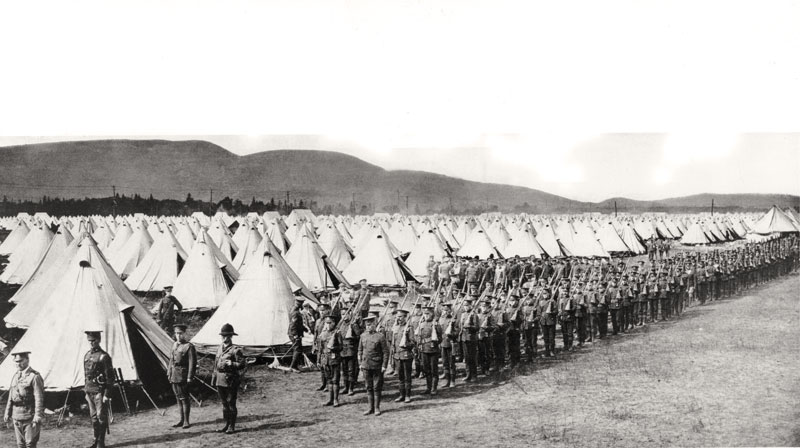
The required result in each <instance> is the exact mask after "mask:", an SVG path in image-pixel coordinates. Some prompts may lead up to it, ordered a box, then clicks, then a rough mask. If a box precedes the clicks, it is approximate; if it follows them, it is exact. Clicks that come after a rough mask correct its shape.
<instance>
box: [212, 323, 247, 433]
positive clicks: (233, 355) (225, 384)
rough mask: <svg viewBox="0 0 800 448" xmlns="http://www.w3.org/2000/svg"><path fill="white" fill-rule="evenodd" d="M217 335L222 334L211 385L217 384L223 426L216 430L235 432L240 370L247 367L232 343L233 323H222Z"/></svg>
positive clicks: (240, 351) (240, 378) (233, 334)
mask: <svg viewBox="0 0 800 448" xmlns="http://www.w3.org/2000/svg"><path fill="white" fill-rule="evenodd" d="M219 335H220V336H222V344H220V345H219V348H218V349H217V355H216V357H215V358H214V376H213V377H212V379H211V385H212V386H217V394H218V395H219V400H220V401H221V402H222V418H224V419H225V426H224V427H223V428H221V429H218V430H217V432H222V433H225V434H233V433H234V432H236V417H237V416H238V412H239V411H238V410H237V409H236V398H237V397H238V395H239V383H240V382H241V380H242V377H241V375H242V372H243V371H244V369H245V368H247V362H246V361H245V359H244V354H243V353H242V349H241V348H240V347H238V346H236V345H233V340H232V338H233V336H238V335H237V334H236V332H234V331H233V325H231V324H225V325H223V326H222V329H220V331H219Z"/></svg>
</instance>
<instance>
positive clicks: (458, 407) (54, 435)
mask: <svg viewBox="0 0 800 448" xmlns="http://www.w3.org/2000/svg"><path fill="white" fill-rule="evenodd" d="M799 291H800V276H798V275H792V276H788V277H784V278H782V279H780V280H778V281H776V282H773V283H772V284H770V285H767V286H762V287H759V288H757V289H753V290H750V291H747V292H746V293H744V294H742V295H741V296H739V297H736V298H732V299H727V300H723V301H717V302H712V303H710V304H707V305H705V306H702V307H694V308H690V309H689V310H687V312H686V313H685V314H684V316H683V317H682V318H681V319H680V320H677V321H670V322H665V323H658V324H655V325H649V326H646V327H642V328H638V329H637V330H635V331H634V332H632V333H628V334H626V335H620V336H615V337H611V338H609V339H606V340H604V341H600V342H598V343H595V344H589V345H588V346H587V347H584V348H583V349H581V350H579V351H577V352H575V353H572V354H569V355H566V356H562V357H560V358H559V359H558V360H552V361H539V362H538V363H537V364H536V366H535V368H533V369H529V370H526V371H520V372H516V373H515V374H514V375H513V376H509V377H508V378H506V380H505V381H503V382H501V383H500V384H491V383H489V382H486V381H484V382H480V383H477V384H474V385H469V386H466V385H465V384H463V383H461V382H459V384H458V385H457V387H455V388H452V389H446V390H443V391H442V392H441V393H440V395H439V396H438V397H435V398H422V396H420V395H419V391H420V389H421V388H424V381H423V380H415V392H417V394H416V397H415V401H414V402H412V403H410V404H396V403H394V402H392V401H391V400H392V399H394V398H395V397H396V396H397V388H396V378H389V379H388V381H387V386H386V391H385V393H384V404H383V406H382V409H383V411H384V415H382V416H380V417H363V416H362V415H361V412H362V411H363V410H364V408H365V403H366V397H365V396H364V393H363V392H359V393H357V394H356V395H355V396H353V397H349V396H345V397H343V399H342V401H343V406H341V407H340V408H338V409H332V408H324V407H322V406H321V403H322V402H323V401H324V399H325V398H326V397H327V395H326V394H325V393H322V392H316V391H314V389H315V388H316V386H317V385H318V384H319V383H318V379H319V375H318V374H317V373H316V372H309V373H302V374H292V373H285V372H283V371H276V370H269V369H267V368H266V367H265V366H259V367H256V368H254V369H251V370H250V371H249V372H248V381H247V390H245V391H244V392H242V394H241V395H240V405H239V408H240V411H239V413H240V421H241V423H240V425H239V426H240V428H241V430H240V432H239V433H238V434H236V435H232V436H225V435H219V434H216V433H214V432H213V429H214V428H216V427H217V426H219V425H220V423H219V422H220V420H219V419H220V417H221V411H220V408H219V404H218V403H217V402H216V400H215V399H213V398H209V399H207V400H206V401H205V402H204V404H203V406H202V407H199V408H198V407H197V406H195V407H194V408H193V421H194V422H195V423H194V426H193V427H192V428H191V429H189V430H180V429H172V428H170V427H169V425H170V424H171V423H173V420H176V419H177V417H176V413H177V410H176V409H175V407H174V406H171V407H169V408H168V409H167V415H166V417H162V416H161V415H160V414H159V413H158V412H156V411H153V410H148V411H142V412H140V413H138V414H136V415H134V416H133V417H124V416H117V421H116V422H115V423H114V424H113V425H112V426H111V435H110V436H109V437H108V441H109V442H110V444H109V446H115V447H134V446H162V447H217V446H243V447H251V446H252V447H259V446H292V447H296V446H312V445H313V446H322V445H332V446H378V447H390V446H402V445H406V446H422V447H427V446H430V447H433V446H437V447H438V446H529V445H537V446H551V445H552V446H623V447H638V446H752V445H762V446H763V445H784V446H786V445H800V424H799V423H798V422H800V407H799V406H798V405H799V404H800V373H798V372H800V345H798V344H797V340H798V338H799V337H800V302H798V301H799V300H800V292H799ZM459 367H463V366H459ZM34 368H35V363H34ZM209 395H210V394H206V396H207V397H208V396H209ZM54 420H55V419H51V421H50V422H48V424H47V425H46V427H45V430H44V431H43V434H42V439H41V446H61V447H74V446H85V445H88V443H89V442H90V437H91V428H90V426H88V423H87V418H86V416H85V415H75V416H73V417H72V418H69V419H68V420H67V422H66V425H64V426H62V427H61V428H55V425H54ZM13 437H14V436H13V432H12V431H11V430H10V429H8V428H7V427H6V428H4V429H2V430H0V445H2V446H12V445H13Z"/></svg>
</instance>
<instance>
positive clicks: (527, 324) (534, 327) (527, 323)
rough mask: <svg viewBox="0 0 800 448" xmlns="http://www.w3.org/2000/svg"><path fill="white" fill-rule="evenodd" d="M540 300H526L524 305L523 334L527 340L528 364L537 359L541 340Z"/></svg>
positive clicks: (529, 298)
mask: <svg viewBox="0 0 800 448" xmlns="http://www.w3.org/2000/svg"><path fill="white" fill-rule="evenodd" d="M538 302H539V300H538V299H537V298H535V297H534V296H528V297H526V298H525V302H523V305H522V334H523V338H524V339H525V357H526V358H527V360H528V362H533V360H534V359H536V350H537V347H536V345H537V344H538V339H539V303H538Z"/></svg>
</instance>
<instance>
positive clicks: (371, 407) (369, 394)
mask: <svg viewBox="0 0 800 448" xmlns="http://www.w3.org/2000/svg"><path fill="white" fill-rule="evenodd" d="M367 401H368V402H369V409H367V410H366V411H364V415H369V414H372V413H374V412H375V392H369V391H367Z"/></svg>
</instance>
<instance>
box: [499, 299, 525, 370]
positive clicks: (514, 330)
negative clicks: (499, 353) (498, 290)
mask: <svg viewBox="0 0 800 448" xmlns="http://www.w3.org/2000/svg"><path fill="white" fill-rule="evenodd" d="M507 306H508V308H507V311H506V315H507V316H508V327H507V329H506V332H505V335H504V337H506V338H507V340H508V361H509V368H511V369H513V368H515V367H517V365H518V364H519V361H520V358H522V350H521V347H520V345H521V344H520V334H521V333H520V330H521V329H522V325H523V319H522V314H521V313H520V305H519V296H516V295H514V294H513V293H512V294H511V297H510V298H509V299H508V305H507Z"/></svg>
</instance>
